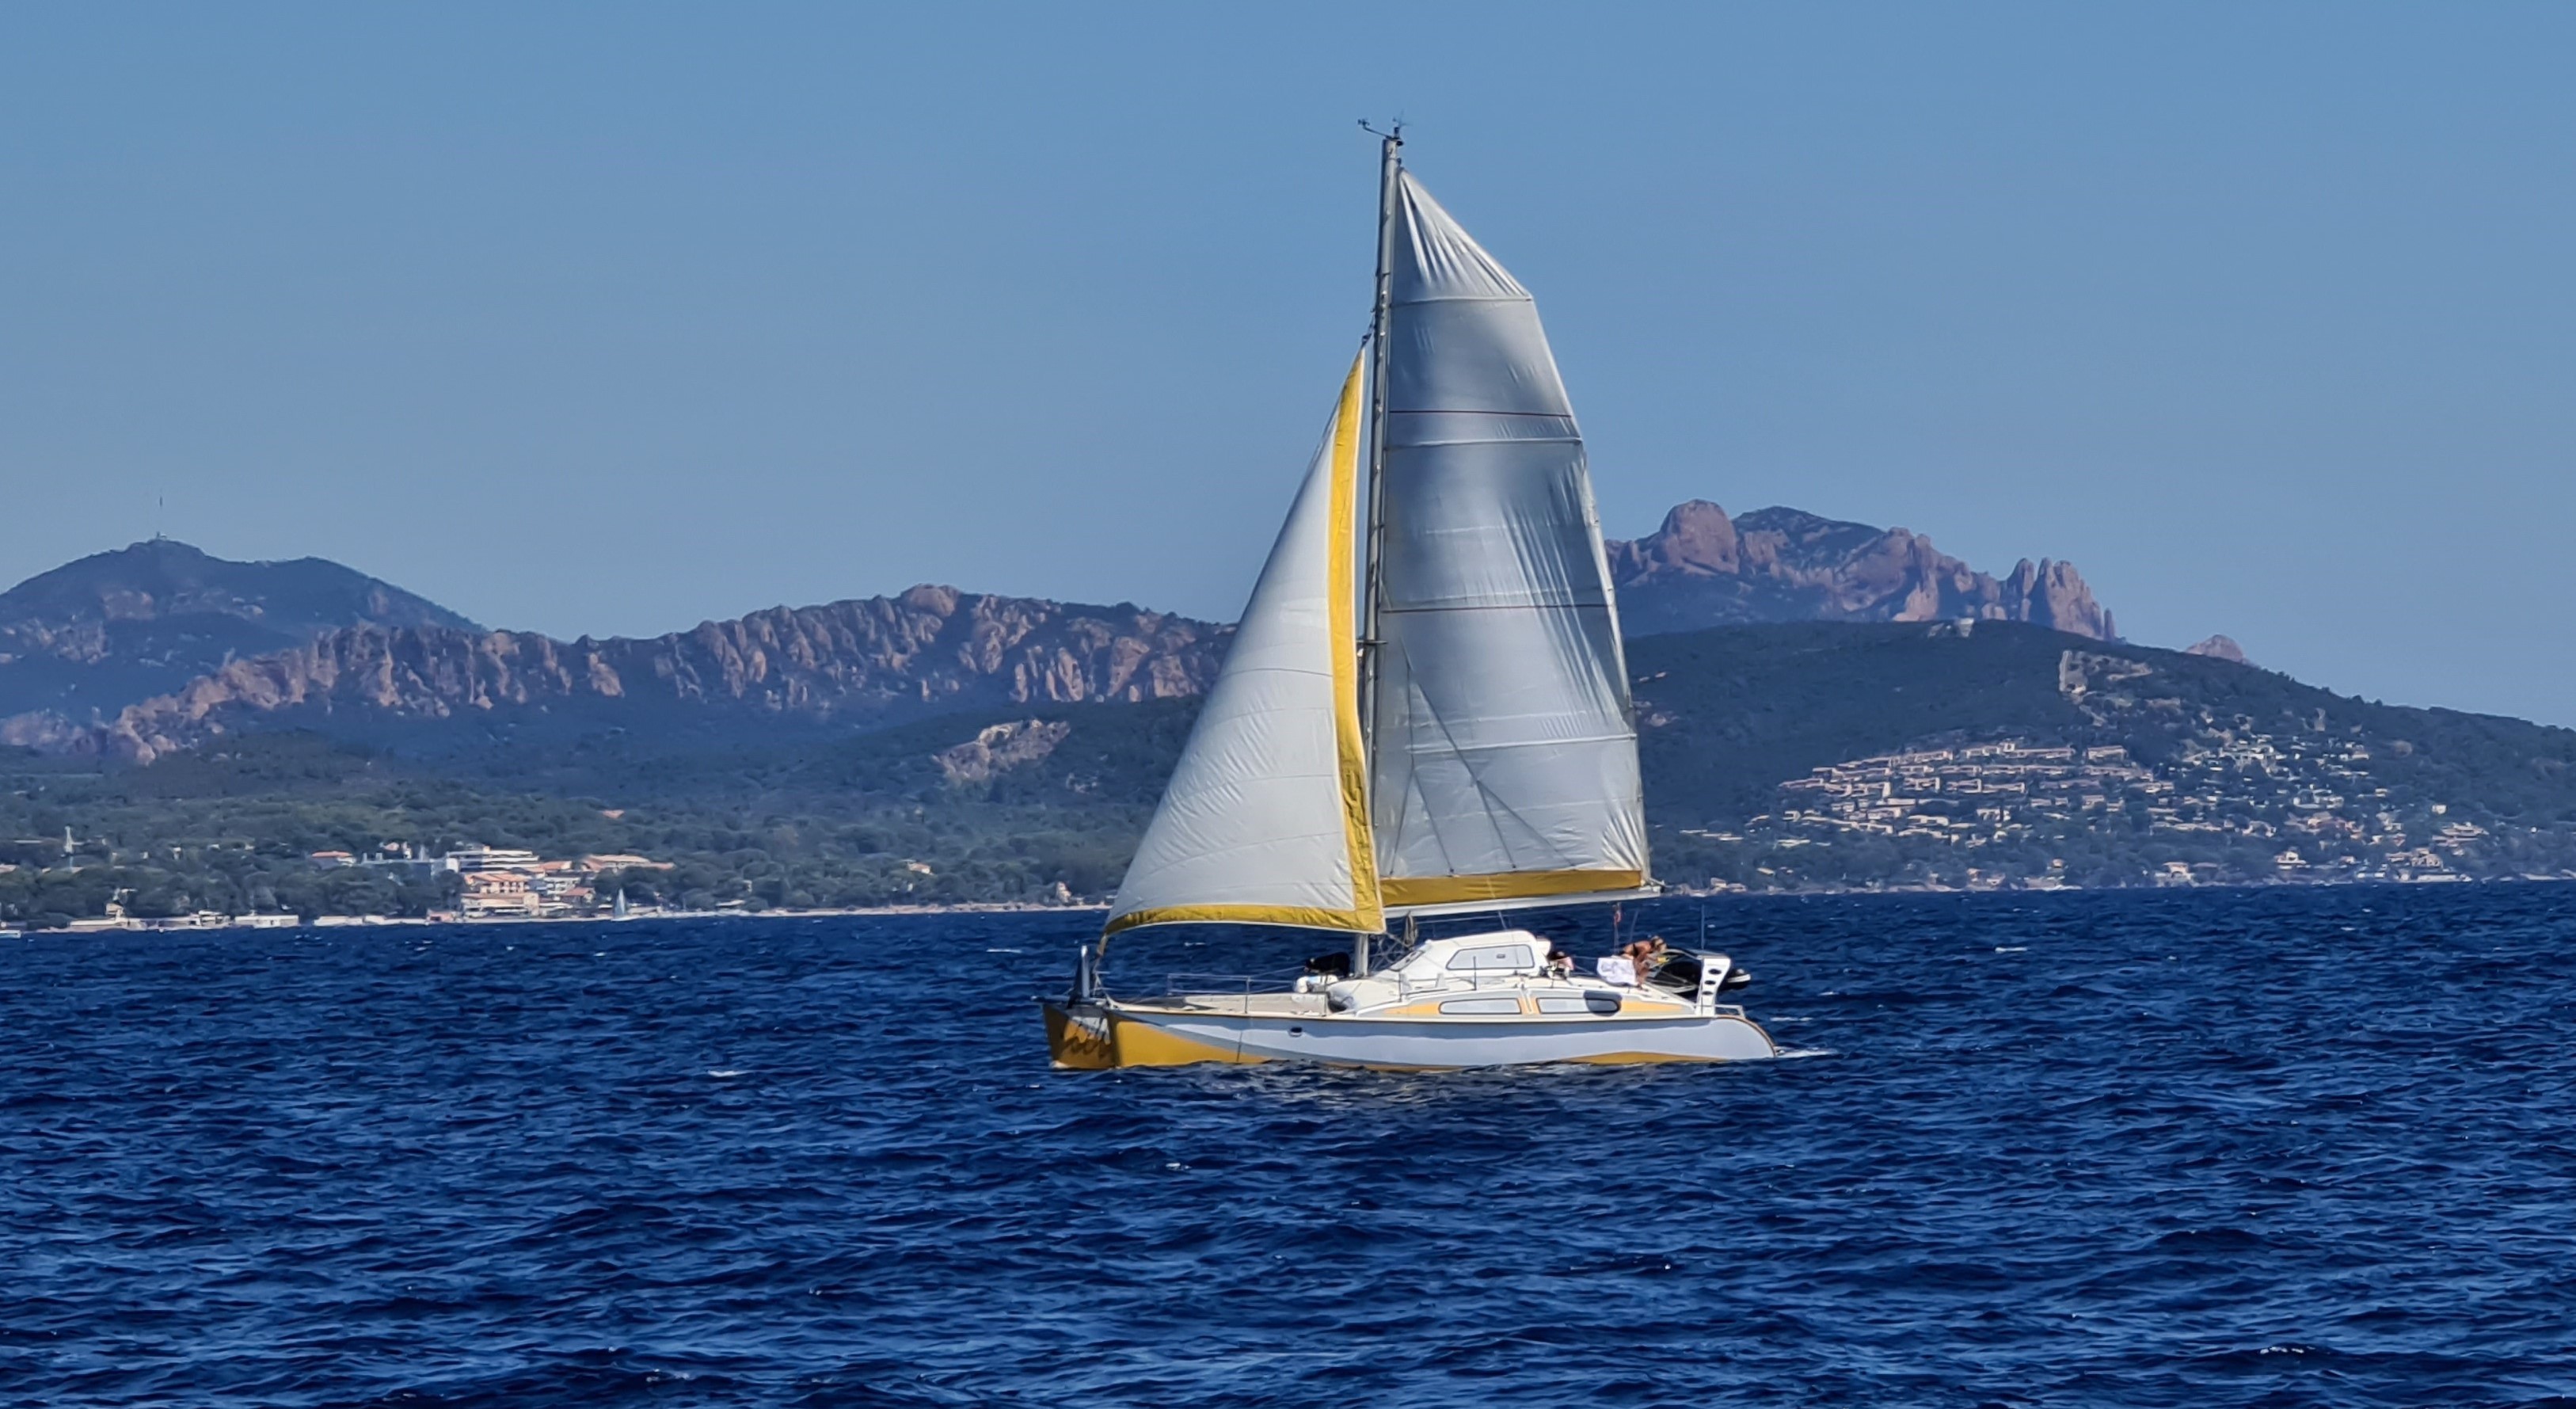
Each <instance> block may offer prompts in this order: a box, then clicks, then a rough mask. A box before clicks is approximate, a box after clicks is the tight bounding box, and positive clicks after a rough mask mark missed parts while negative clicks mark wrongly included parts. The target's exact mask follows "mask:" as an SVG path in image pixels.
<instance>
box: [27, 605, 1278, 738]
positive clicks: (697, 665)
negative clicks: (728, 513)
mask: <svg viewBox="0 0 2576 1409" xmlns="http://www.w3.org/2000/svg"><path fill="white" fill-rule="evenodd" d="M1232 632H1233V628H1232V627H1230V626H1225V625H1221V624H1218V623H1212V622H1202V621H1197V620H1193V619H1191V618H1187V617H1181V616H1175V615H1172V614H1169V613H1162V612H1149V611H1146V610H1144V609H1143V608H1140V607H1136V606H1134V605H1133V604H1130V603H1121V604H1118V605H1116V606H1110V607H1096V606H1090V605H1086V604H1080V603H1059V602H1051V601H1046V600H1043V599H1037V598H1021V597H1000V596H992V595H986V594H978V593H968V592H961V591H959V590H957V589H956V588H953V587H943V586H936V585H929V584H924V585H921V586H917V587H914V588H911V589H909V590H908V591H906V592H903V593H901V594H899V595H897V596H893V597H870V598H862V599H852V600H848V601H842V602H834V603H830V604H826V605H823V606H816V607H773V608H769V609H766V610H763V611H757V612H752V613H749V614H747V615H745V616H741V617H737V618H734V619H732V620H729V621H707V622H701V623H699V624H698V625H697V626H696V627H694V628H692V629H690V630H688V631H676V632H667V633H664V634H663V635H660V636H653V637H609V638H605V639H594V638H591V637H587V636H585V637H582V638H579V639H577V640H574V641H569V642H566V641H557V640H555V639H553V638H551V637H547V636H543V635H540V634H538V633H535V632H524V631H492V632H473V631H459V630H453V629H449V628H445V627H437V626H418V627H391V628H387V627H378V626H361V627H355V628H350V629H346V630H339V631H332V632H328V633H325V634H323V635H321V636H319V637H317V638H315V639H313V640H311V641H309V642H306V643H304V644H302V645H299V646H296V647H293V648H291V649H288V650H284V651H277V652H272V653H270V654H267V655H264V656H260V657H256V658H252V659H248V660H235V661H231V662H228V663H226V664H225V665H223V666H222V667H220V668H219V669H217V670H215V671H213V672H210V673H208V674H206V675H203V676H200V677H198V678H196V679H194V680H192V681H190V682H188V683H187V684H186V685H185V686H183V687H182V688H180V689H179V690H177V691H174V692H171V693H169V694H166V695H161V696H157V697H154V698H152V699H148V700H144V701H141V702H139V703H137V704H134V705H130V706H128V707H127V708H125V709H124V710H122V711H120V712H119V713H118V715H117V716H116V717H115V718H114V719H113V720H110V721H107V722H106V723H104V724H101V725H90V726H82V725H73V724H65V723H63V722H61V721H59V720H55V719H50V718H47V717H43V716H20V717H18V718H15V719H10V720H5V721H0V744H15V745H19V746H22V747H39V748H47V749H51V750H55V751H59V752H68V753H97V754H101V755H105V756H108V757H111V758H116V759H120V760H123V761H127V762H135V763H143V762H149V761H151V760H152V759H154V758H158V757H162V756H164V755H167V754H169V753H172V752H175V751H178V750H181V749H185V748H189V747H192V746H194V745H197V744H200V743H203V742H205V741H207V740H208V739H212V738H215V737H219V736H221V735H223V734H226V733H229V732H233V731H235V730H237V729H239V728H242V727H245V726H246V725H256V726H257V727H260V728H281V727H283V728H294V727H313V728H322V729H325V730H327V731H330V732H335V733H340V734H344V735H348V736H352V737H365V738H373V739H378V740H382V739H384V738H385V737H387V736H388V735H389V734H394V733H398V732H401V731H403V730H404V729H405V728H406V726H411V727H416V728H421V729H425V730H433V731H434V730H438V729H440V728H442V727H448V726H455V725H459V724H463V725H466V726H467V729H466V731H465V732H466V734H467V735H468V736H469V737H470V736H472V735H474V734H476V733H478V732H480V731H481V730H482V729H483V727H484V726H485V725H486V724H488V723H489V722H491V721H494V720H498V719H501V718H504V717H506V716H509V715H513V714H519V715H537V716H546V717H547V722H550V723H553V724H555V725H556V726H557V727H558V729H559V730H562V731H566V732H574V731H578V730H580V729H583V728H617V727H626V726H638V725H644V724H646V723H647V722H648V718H647V716H648V715H650V714H651V713H653V712H654V711H656V710H657V709H661V708H667V707H679V708H682V709H686V708H687V707H690V706H713V707H715V708H717V709H719V710H723V711H728V712H732V713H735V714H749V715H753V716H760V717H768V718H778V717H797V718H801V719H803V720H806V721H809V722H814V723H833V722H840V723H856V724H861V725H882V724H886V723H891V722H895V721H898V720H901V719H905V718H910V717H915V716H919V715H922V714H930V713H941V712H947V711H953V710H959V709H973V708H980V707H987V706H996V705H1003V704H1028V703H1033V702H1044V703H1055V704H1077V703H1090V702H1098V701H1126V702H1135V701H1142V700H1148V699H1165V698H1172V697H1176V696H1181V695H1193V694H1197V693H1199V692H1200V691H1202V690H1204V689H1205V688H1206V686H1207V684H1208V682H1210V681H1212V680H1213V679H1214V678H1215V674H1216V667H1217V664H1218V662H1219V661H1220V660H1222V658H1223V651H1224V644H1225V643H1226V642H1227V641H1228V640H1230V639H1231V636H1232ZM352 726H354V727H352ZM451 732H453V730H452V728H451Z"/></svg>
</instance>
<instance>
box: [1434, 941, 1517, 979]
mask: <svg viewBox="0 0 2576 1409" xmlns="http://www.w3.org/2000/svg"><path fill="white" fill-rule="evenodd" d="M1537 963H1538V956H1537V955H1536V954H1534V953H1532V952H1531V951H1530V947H1529V946H1528V945H1526V944H1488V945H1485V946H1483V947H1481V948H1477V949H1461V950H1459V951H1458V952H1457V953H1455V954H1452V955H1450V956H1449V972H1451V973H1453V974H1454V973H1459V972H1462V971H1463V972H1468V973H1493V974H1509V973H1518V972H1520V971H1521V970H1523V969H1527V968H1534V967H1536V966H1537Z"/></svg>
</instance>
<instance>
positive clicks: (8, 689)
mask: <svg viewBox="0 0 2576 1409" xmlns="http://www.w3.org/2000/svg"><path fill="white" fill-rule="evenodd" d="M367 625H381V626H391V627H407V626H422V627H441V628H447V629H453V630H465V631H479V630H481V629H482V628H481V627H479V626H477V625H476V624H475V623H474V622H473V621H472V620H470V619H468V618H467V617H464V616H462V615H460V614H458V613H456V612H453V611H450V610H448V609H447V608H445V607H442V606H440V605H439V604H438V603H436V602H433V601H430V600H429V599H428V598H426V597H423V596H420V595H419V594H417V593H413V592H407V591H405V590H403V589H402V588H400V587H397V586H395V585H394V584H392V583H390V582H387V581H385V580H383V579H382V578H377V577H370V576H368V575H367V574H365V573H362V572H359V571H357V570H356V569H354V568H350V567H345V566H343V565H341V564H339V563H335V562H332V561H330V560H329V559H326V558H311V557H307V558H294V559H288V560H285V561H277V562H268V561H260V562H236V561H233V560H231V559H226V558H218V557H215V556H213V555H212V554H209V553H206V552H204V551H203V550H201V549H198V548H195V547H192V546H191V545H189V544H186V543H181V542H177V541H176V540H173V539H167V538H154V539H147V540H145V541H143V542H140V543H134V544H129V545H128V546H126V547H124V548H119V549H112V550H110V551H107V552H102V553H92V554H90V555H88V556H86V557H82V558H77V559H74V560H73V561H71V562H68V563H65V564H63V565H62V566H60V567H56V568H53V569H50V570H48V571H45V572H41V573H38V574H36V575H35V576H34V577H30V578H28V579H27V580H26V581H24V582H21V583H19V584H18V585H17V586H15V587H12V588H10V589H9V590H8V591H6V592H0V718H6V717H9V716H12V715H19V714H25V713H29V712H38V711H42V712H49V713H52V714H54V715H56V716H58V717H59V718H60V719H61V721H62V722H64V723H65V724H79V723H84V722H89V723H95V722H98V721H99V720H101V719H103V718H105V717H107V716H109V715H112V714H113V713H115V711H116V710H117V709H119V708H122V707H123V706H124V705H126V704H130V703H132V702H133V701H134V700H136V699H140V698H144V697H147V696H150V695H155V694H159V693H162V692H164V691H167V690H171V689H175V688H178V687H179V686H181V685H184V684H185V683H186V682H187V681H189V680H192V679H195V678H197V677H199V676H202V675H205V674H208V673H210V672H212V671H215V670H218V669H220V668H222V667H223V666H224V665H226V664H227V663H229V662H231V661H234V660H238V659H243V658H247V657H253V656H259V655H264V654H267V653H269V652H272V651H278V650H283V649H287V648H289V647H292V646H296V645H299V644H301V643H303V642H305V641H309V640H311V639H313V638H314V637H317V636H320V635H322V634H324V633H326V632H330V631H334V630H340V629H344V628H349V627H357V626H367Z"/></svg>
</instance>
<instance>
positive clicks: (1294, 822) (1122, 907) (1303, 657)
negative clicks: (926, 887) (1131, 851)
mask: <svg viewBox="0 0 2576 1409" xmlns="http://www.w3.org/2000/svg"><path fill="white" fill-rule="evenodd" d="M1361 380H1362V379H1361V368H1360V365H1359V364H1358V363H1356V362H1355V363H1354V364H1353V365H1352V367H1351V373H1350V376H1349V377H1347V378H1346V379H1344V381H1343V383H1342V392H1341V396H1340V398H1339V399H1338V401H1337V403H1336V405H1335V407H1334V411H1333V420H1332V427H1331V429H1330V431H1329V432H1328V433H1327V434H1326V435H1325V437H1324V444H1323V447H1322V449H1321V450H1319V451H1318V452H1317V454H1316V456H1315V461H1314V464H1313V465H1312V467H1310V468H1309V469H1308V471H1307V473H1306V481H1305V484H1304V487H1302V488H1301V489H1299V491H1298V493H1297V502H1296V504H1295V506H1294V507H1293V508H1291V509H1290V510H1289V512H1288V522H1287V523H1286V524H1285V525H1284V526H1282V527H1281V529H1280V530H1279V539H1278V542H1277V543H1275V544H1273V545H1272V547H1271V549H1270V558H1269V561H1268V562H1267V563H1265V564H1264V565H1263V567H1262V569H1261V578H1260V581H1259V582H1258V583H1257V584H1255V586H1254V587H1253V589H1252V600H1251V601H1250V602H1249V603H1247V604H1246V605H1245V607H1244V610H1243V623H1242V625H1241V626H1239V627H1237V628H1236V630H1235V638H1234V645H1233V647H1232V649H1231V650H1230V651H1229V652H1228V653H1227V655H1226V660H1225V666H1224V668H1223V669H1222V670H1221V671H1219V672H1218V674H1217V679H1216V683H1215V685H1214V686H1212V687H1211V688H1210V689H1209V691H1208V695H1207V703H1206V704H1205V706H1204V707H1202V708H1201V710H1200V711H1199V720H1198V725H1197V727H1196V728H1195V729H1194V730H1192V731H1191V734H1190V741H1189V744H1188V745H1187V746H1186V747H1185V748H1183V749H1182V751H1181V758H1180V762H1179V764H1178V766H1176V767H1175V768H1174V769H1173V770H1172V778H1171V782H1170V783H1169V784H1168V785H1167V786H1166V787H1165V789H1164V791H1163V801H1162V805H1161V806H1160V807H1159V808H1157V809H1156V810H1155V813H1154V820H1153V821H1152V822H1151V823H1150V824H1148V825H1147V827H1146V829H1145V837H1144V840H1143V842H1142V843H1140V844H1139V845H1138V847H1137V849H1136V858H1135V860H1134V861H1133V862H1131V863H1130V864H1129V865H1128V868H1127V876H1126V879H1125V880H1124V881H1123V882H1121V883H1120V885H1119V887H1118V896H1117V899H1116V900H1115V901H1113V902H1112V903H1111V905H1110V910H1109V923H1108V925H1107V928H1106V930H1105V931H1104V933H1108V934H1115V933H1117V932H1118V931H1120V930H1124V929H1133V928H1135V927H1137V926H1139V925H1159V924H1173V923H1180V922H1188V921H1200V922H1228V923H1235V924H1258V925H1297V926H1304V927H1308V928H1314V929H1334V930H1355V931H1359V932H1361V933H1367V934H1374V933H1376V932H1378V931H1380V930H1382V929H1384V928H1385V918H1384V915H1383V912H1382V911H1381V909H1380V905H1379V898H1378V879H1377V862H1376V857H1375V852H1374V849H1373V847H1372V845H1371V841H1370V836H1369V818H1368V791H1367V790H1368V765H1367V760H1366V758H1365V757H1364V755H1363V753H1362V749H1361V742H1360V716H1359V684H1358V679H1357V674H1358V671H1357V662H1356V660H1355V659H1354V643H1355V642H1356V640H1357V638H1358V633H1357V631H1356V630H1355V629H1354V623H1353V615H1354V611H1355V603H1356V601H1357V590H1356V586H1355V583H1354V579H1353V571H1354V558H1355V545H1356V543H1357V540H1358V534H1357V530H1356V526H1355V522H1354V520H1355V513H1356V506H1357V501H1358V486H1359V461H1360V440H1361V435H1360V428H1361V421H1362V413H1361V409H1360V390H1361Z"/></svg>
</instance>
